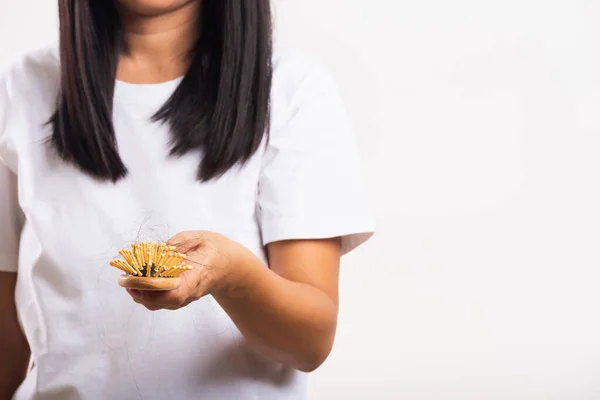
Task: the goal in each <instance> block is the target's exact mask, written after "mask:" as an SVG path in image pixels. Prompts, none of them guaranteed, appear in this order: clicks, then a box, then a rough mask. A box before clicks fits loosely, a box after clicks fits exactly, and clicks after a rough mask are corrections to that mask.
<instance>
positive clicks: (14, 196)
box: [0, 76, 23, 272]
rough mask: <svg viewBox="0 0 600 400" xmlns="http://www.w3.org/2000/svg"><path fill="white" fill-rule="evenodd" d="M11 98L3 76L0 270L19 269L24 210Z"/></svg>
mask: <svg viewBox="0 0 600 400" xmlns="http://www.w3.org/2000/svg"><path fill="white" fill-rule="evenodd" d="M9 116H10V110H9V99H8V92H7V87H6V81H5V79H4V77H2V76H0V271H5V272H16V271H17V269H18V264H19V263H18V255H19V239H20V237H21V229H22V227H23V213H22V211H21V208H20V206H19V201H18V187H17V175H16V165H15V164H16V156H15V151H14V148H13V146H12V142H11V138H10V136H9V133H8V125H9V122H8V119H9Z"/></svg>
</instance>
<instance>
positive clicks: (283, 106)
mask: <svg viewBox="0 0 600 400" xmlns="http://www.w3.org/2000/svg"><path fill="white" fill-rule="evenodd" d="M271 92H272V95H271V107H272V113H273V125H274V126H275V127H276V126H277V125H278V121H279V122H281V121H284V120H287V118H288V117H289V116H290V114H291V113H293V112H294V111H295V110H297V109H298V107H301V106H302V105H303V104H307V103H310V102H312V101H314V100H316V99H318V98H322V97H323V96H325V97H332V96H333V97H337V96H338V87H337V83H336V80H335V78H334V77H333V75H332V74H331V72H330V70H329V68H328V67H327V65H326V64H325V63H324V62H323V61H322V60H320V59H318V58H317V57H316V56H314V55H312V54H309V53H307V52H305V51H302V50H299V49H296V48H292V47H281V46H277V47H275V48H274V51H273V86H272V91H271Z"/></svg>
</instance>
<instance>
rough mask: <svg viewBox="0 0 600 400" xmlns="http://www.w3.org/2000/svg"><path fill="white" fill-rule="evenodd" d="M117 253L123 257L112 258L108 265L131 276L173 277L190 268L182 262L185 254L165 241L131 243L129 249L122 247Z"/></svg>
mask: <svg viewBox="0 0 600 400" xmlns="http://www.w3.org/2000/svg"><path fill="white" fill-rule="evenodd" d="M119 254H120V255H121V257H123V259H120V258H118V259H115V260H112V261H111V262H110V265H111V266H112V267H115V268H118V269H120V270H121V271H123V272H125V273H126V274H129V275H133V276H141V277H148V278H151V277H152V278H175V277H178V276H180V275H181V274H183V273H184V272H185V271H188V270H190V269H192V267H190V266H188V265H187V264H186V263H184V262H183V260H185V258H186V255H185V254H182V253H178V252H176V251H175V247H173V246H169V245H167V244H166V243H157V242H138V243H133V244H132V245H131V249H122V250H120V251H119Z"/></svg>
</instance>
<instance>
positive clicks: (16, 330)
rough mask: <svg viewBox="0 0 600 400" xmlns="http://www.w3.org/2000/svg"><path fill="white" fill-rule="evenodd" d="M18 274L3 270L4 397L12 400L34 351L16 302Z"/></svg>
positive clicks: (0, 352)
mask: <svg viewBox="0 0 600 400" xmlns="http://www.w3.org/2000/svg"><path fill="white" fill-rule="evenodd" d="M15 282H16V274H14V273H7V272H2V273H0V321H2V324H0V338H1V340H0V399H10V398H12V396H13V394H14V393H15V391H16V390H17V388H18V387H19V385H20V384H21V382H23V379H24V378H25V375H26V374H27V367H28V365H29V358H30V351H29V345H28V344H27V340H26V339H25V336H24V335H23V332H22V331H21V328H20V326H19V322H18V319H17V311H16V307H15V302H14V287H15Z"/></svg>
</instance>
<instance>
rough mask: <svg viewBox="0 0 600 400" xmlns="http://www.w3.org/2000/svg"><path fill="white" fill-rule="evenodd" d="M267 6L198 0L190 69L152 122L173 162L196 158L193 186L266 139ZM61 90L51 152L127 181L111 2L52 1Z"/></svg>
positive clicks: (117, 30)
mask: <svg viewBox="0 0 600 400" xmlns="http://www.w3.org/2000/svg"><path fill="white" fill-rule="evenodd" d="M269 1H270V0H248V1H247V0H203V2H202V3H203V4H202V7H203V9H202V21H201V26H202V33H201V35H200V36H199V37H200V39H199V40H198V42H197V45H196V48H195V49H194V54H193V58H192V62H191V66H190V68H189V70H188V72H187V73H186V75H185V77H184V78H183V80H182V81H181V83H180V85H179V86H178V88H177V89H176V90H175V92H174V93H173V94H172V96H171V97H170V98H169V100H167V102H166V103H165V104H164V105H163V106H162V108H160V109H159V110H157V112H156V114H155V115H154V117H153V119H154V121H156V122H164V123H167V124H168V125H169V126H170V128H171V132H172V147H171V149H170V150H171V154H172V155H175V156H177V155H183V154H185V153H187V152H188V151H192V150H200V151H201V153H202V159H201V161H200V162H199V166H198V179H199V180H201V181H207V180H211V179H214V178H217V177H219V176H221V175H222V174H224V173H225V172H227V171H228V170H229V169H231V168H232V167H234V166H235V165H236V164H239V163H242V164H243V163H244V162H246V161H248V159H249V158H250V157H252V155H253V154H254V153H255V152H256V151H257V150H258V148H259V147H260V145H261V143H262V141H263V138H265V136H266V137H267V138H268V134H269V114H270V107H269V98H270V91H271V80H272V67H271V53H272V23H271V9H270V3H269ZM58 5H59V17H60V65H61V71H60V90H59V96H58V102H57V107H56V112H55V113H54V115H53V116H52V118H51V119H50V121H49V122H50V124H51V126H52V137H51V140H50V143H51V145H52V147H53V148H54V149H55V150H56V152H57V153H58V155H59V156H60V158H62V159H63V160H64V161H66V162H69V163H72V164H73V165H75V166H76V167H78V168H79V169H80V170H82V171H83V172H85V173H86V174H88V175H90V176H92V177H94V178H97V179H99V180H103V181H112V182H116V181H118V180H120V179H121V178H123V177H125V176H126V175H127V167H126V165H125V164H124V163H123V161H122V159H121V157H120V156H119V151H118V148H117V143H116V138H115V131H114V127H113V123H112V108H113V96H114V86H115V80H116V71H117V63H118V59H119V55H120V53H121V50H122V48H123V40H122V30H121V25H120V18H119V14H118V10H117V8H116V6H115V4H114V3H113V1H110V0H103V1H99V0H58Z"/></svg>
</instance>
